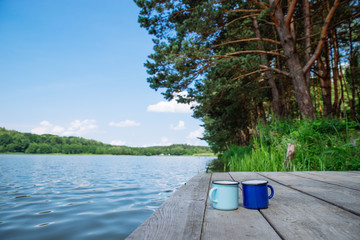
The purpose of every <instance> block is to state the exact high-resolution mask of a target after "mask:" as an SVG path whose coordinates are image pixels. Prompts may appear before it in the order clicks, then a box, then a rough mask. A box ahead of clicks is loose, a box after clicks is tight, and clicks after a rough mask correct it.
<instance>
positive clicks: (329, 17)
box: [303, 0, 340, 73]
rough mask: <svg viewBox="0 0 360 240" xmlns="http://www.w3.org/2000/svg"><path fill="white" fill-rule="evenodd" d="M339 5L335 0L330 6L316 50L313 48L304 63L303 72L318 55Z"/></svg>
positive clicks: (307, 69)
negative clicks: (310, 55) (312, 52)
mask: <svg viewBox="0 0 360 240" xmlns="http://www.w3.org/2000/svg"><path fill="white" fill-rule="evenodd" d="M339 5H340V0H335V2H334V5H333V6H332V8H331V9H330V11H329V13H328V15H327V16H326V19H325V22H324V25H323V27H322V30H321V35H320V41H319V43H318V45H317V47H316V50H315V52H314V54H313V56H312V57H311V58H310V60H309V61H308V62H307V63H306V65H305V66H304V67H303V72H304V73H307V72H308V71H309V70H310V68H311V66H312V65H313V64H314V62H315V60H316V59H317V58H318V57H319V55H320V53H321V49H322V47H323V46H324V44H325V40H326V38H327V30H328V28H329V26H330V22H331V19H332V18H333V17H334V15H335V11H336V9H337V8H338V7H339Z"/></svg>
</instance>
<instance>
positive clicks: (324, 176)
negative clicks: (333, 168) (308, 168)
mask: <svg viewBox="0 0 360 240" xmlns="http://www.w3.org/2000/svg"><path fill="white" fill-rule="evenodd" d="M290 173H291V174H294V175H296V176H301V177H305V178H310V179H314V180H317V181H322V182H327V183H331V184H334V185H338V186H343V187H347V188H351V189H354V190H359V191H360V175H359V174H356V173H354V172H330V171H327V172H320V171H319V172H290Z"/></svg>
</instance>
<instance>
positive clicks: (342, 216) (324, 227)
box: [231, 173, 360, 239]
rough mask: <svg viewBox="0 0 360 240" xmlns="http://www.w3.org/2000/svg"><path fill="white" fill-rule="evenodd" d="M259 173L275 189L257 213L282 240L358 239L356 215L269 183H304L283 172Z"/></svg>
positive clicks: (290, 189) (358, 222)
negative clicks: (264, 218)
mask: <svg viewBox="0 0 360 240" xmlns="http://www.w3.org/2000/svg"><path fill="white" fill-rule="evenodd" d="M260 174H261V175H258V178H260V179H263V178H264V175H266V176H269V177H270V178H269V184H271V185H272V186H273V187H274V189H275V195H274V197H273V198H272V199H271V200H270V205H269V207H268V208H267V209H262V210H260V212H261V214H262V215H263V216H264V217H266V219H267V220H268V221H269V222H270V223H271V225H272V226H273V227H274V228H275V229H276V230H277V232H278V233H279V234H280V235H281V237H282V238H283V239H359V236H360V217H359V216H356V215H354V214H352V213H350V212H348V211H345V210H343V209H340V208H338V207H336V206H334V205H332V204H329V203H326V202H324V201H322V200H319V199H317V198H315V197H312V196H309V195H307V194H304V193H302V192H299V191H297V190H295V189H292V188H290V187H286V186H285V185H282V184H279V183H277V182H274V181H272V179H276V181H280V182H281V183H283V184H284V183H285V184H291V185H292V186H298V185H301V182H303V181H304V179H303V178H300V177H296V176H294V175H290V174H288V175H290V176H291V177H292V178H287V176H286V175H287V173H285V174H280V173H260ZM278 174H280V175H279V177H278ZM231 175H232V176H235V179H239V178H241V174H237V173H234V174H233V173H231ZM288 180H291V182H290V183H289V181H288ZM305 180H306V179H305ZM296 182H299V183H298V184H296ZM293 184H294V185H293ZM303 190H304V191H305V189H303ZM310 190H314V191H319V192H327V190H326V189H324V188H318V187H316V188H314V189H310Z"/></svg>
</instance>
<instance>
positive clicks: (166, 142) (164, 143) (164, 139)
mask: <svg viewBox="0 0 360 240" xmlns="http://www.w3.org/2000/svg"><path fill="white" fill-rule="evenodd" d="M170 145H172V143H171V142H170V141H169V138H167V137H161V139H160V142H157V143H153V144H150V145H143V146H142V147H153V146H170Z"/></svg>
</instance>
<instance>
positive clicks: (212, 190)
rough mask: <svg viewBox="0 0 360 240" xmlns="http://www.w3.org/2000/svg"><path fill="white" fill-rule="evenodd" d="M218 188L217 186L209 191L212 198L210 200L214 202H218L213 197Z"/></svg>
mask: <svg viewBox="0 0 360 240" xmlns="http://www.w3.org/2000/svg"><path fill="white" fill-rule="evenodd" d="M216 190H217V188H216V187H215V188H212V189H210V192H209V199H210V201H211V202H213V203H217V202H218V201H217V200H215V199H214V198H213V195H214V191H216Z"/></svg>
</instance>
